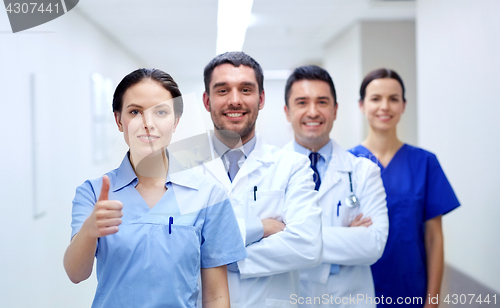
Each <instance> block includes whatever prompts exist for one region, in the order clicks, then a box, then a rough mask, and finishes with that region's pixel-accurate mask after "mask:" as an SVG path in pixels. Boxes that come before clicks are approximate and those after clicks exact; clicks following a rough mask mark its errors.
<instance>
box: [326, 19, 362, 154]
mask: <svg viewBox="0 0 500 308" xmlns="http://www.w3.org/2000/svg"><path fill="white" fill-rule="evenodd" d="M324 53H325V56H324V58H323V68H325V69H326V70H327V71H328V72H329V73H330V76H332V79H333V83H334V84H335V90H336V92H337V101H338V104H339V107H338V111H337V120H335V122H334V124H333V130H332V132H331V133H330V136H331V137H332V138H334V139H335V140H336V141H337V142H338V143H339V144H340V145H341V146H342V147H343V148H344V149H350V148H352V147H354V146H356V145H357V144H359V143H360V142H361V141H362V140H363V139H362V138H363V116H362V114H361V112H360V111H359V108H358V103H357V102H358V99H359V95H358V92H359V85H360V84H361V79H362V78H363V76H362V67H361V65H362V62H361V25H360V24H359V23H357V24H355V25H353V26H352V27H350V28H349V29H347V30H346V31H345V32H343V33H342V34H341V35H340V36H338V37H336V38H334V39H333V40H332V41H331V42H330V43H329V44H327V45H326V46H325V52H324Z"/></svg>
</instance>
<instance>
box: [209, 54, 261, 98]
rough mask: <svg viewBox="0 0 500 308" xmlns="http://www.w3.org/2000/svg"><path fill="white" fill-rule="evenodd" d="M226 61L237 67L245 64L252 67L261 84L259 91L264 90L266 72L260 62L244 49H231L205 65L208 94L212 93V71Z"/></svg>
mask: <svg viewBox="0 0 500 308" xmlns="http://www.w3.org/2000/svg"><path fill="white" fill-rule="evenodd" d="M226 63H229V64H231V65H233V66H235V67H238V66H240V65H245V66H248V67H250V68H252V69H253V71H254V72H255V79H256V80H257V84H258V86H259V93H262V91H264V73H262V68H261V67H260V64H259V63H258V62H257V61H255V60H254V59H253V58H252V57H250V56H249V55H247V54H246V53H244V52H242V51H231V52H226V53H223V54H220V55H218V56H216V57H215V58H213V59H212V61H210V63H208V64H207V66H205V70H204V71H203V77H204V81H205V92H207V94H209V93H210V82H211V81H212V73H213V71H214V69H215V68H216V67H217V66H219V65H222V64H226Z"/></svg>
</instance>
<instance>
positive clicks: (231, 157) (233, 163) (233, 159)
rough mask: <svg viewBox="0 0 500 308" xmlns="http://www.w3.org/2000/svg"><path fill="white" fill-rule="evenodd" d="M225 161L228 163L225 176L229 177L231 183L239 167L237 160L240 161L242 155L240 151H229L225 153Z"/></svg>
mask: <svg viewBox="0 0 500 308" xmlns="http://www.w3.org/2000/svg"><path fill="white" fill-rule="evenodd" d="M225 155H226V157H227V160H228V161H229V170H228V171H227V175H228V176H229V180H231V182H233V180H234V178H235V177H236V174H237V173H238V170H240V166H238V160H240V157H241V155H243V153H242V152H241V150H230V151H228V152H226V154H225Z"/></svg>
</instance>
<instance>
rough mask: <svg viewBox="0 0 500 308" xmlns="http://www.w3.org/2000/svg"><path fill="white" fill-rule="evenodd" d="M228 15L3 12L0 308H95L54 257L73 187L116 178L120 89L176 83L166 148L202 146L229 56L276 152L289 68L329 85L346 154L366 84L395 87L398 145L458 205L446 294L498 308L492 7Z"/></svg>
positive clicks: (198, 11) (270, 6)
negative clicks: (139, 73) (23, 26)
mask: <svg viewBox="0 0 500 308" xmlns="http://www.w3.org/2000/svg"><path fill="white" fill-rule="evenodd" d="M225 2H228V1H226V0H221V1H217V0H183V1H172V0H142V1H131V0H120V1H118V0H107V1H100V0H82V1H80V2H79V4H78V5H77V7H76V8H74V9H73V10H71V11H70V12H68V13H67V14H65V15H63V16H61V17H60V18H57V19H55V20H53V21H51V22H48V23H46V24H43V25H40V26H38V27H35V28H32V29H29V30H25V31H22V32H18V33H15V34H13V33H12V31H11V28H10V24H9V19H8V16H7V13H6V12H5V11H4V10H0V106H1V111H2V116H1V118H2V119H1V121H0V131H2V132H3V134H4V136H7V135H10V137H9V140H7V141H6V142H5V144H4V145H3V146H1V147H0V149H1V151H0V159H1V165H0V196H1V198H0V200H1V201H0V209H1V212H0V247H1V248H0V249H1V253H0V307H89V306H90V304H91V302H92V299H93V296H94V292H95V287H96V279H95V273H94V274H93V275H92V277H91V278H90V279H88V280H87V281H85V282H82V283H81V284H79V285H73V284H72V283H71V282H70V281H69V279H68V278H67V276H66V274H65V272H64V268H63V265H62V259H63V255H64V251H65V249H66V247H67V245H68V243H69V240H70V234H71V228H70V222H71V201H72V199H73V197H74V193H75V188H76V187H77V186H78V185H80V184H81V183H83V182H84V181H85V180H86V179H89V178H97V177H100V176H101V175H102V174H104V173H105V172H107V171H109V170H111V169H114V168H116V167H118V165H119V163H120V162H121V159H122V158H123V155H124V154H125V152H126V150H127V147H126V144H125V142H124V141H123V137H122V135H121V134H120V133H119V132H118V130H117V129H116V126H115V124H114V120H113V115H112V112H111V100H112V94H113V91H114V88H115V87H116V85H117V84H118V82H119V81H120V80H121V78H123V77H124V76H125V75H126V74H128V73H130V72H131V71H133V70H135V69H137V68H139V67H155V68H159V69H162V70H164V71H166V72H168V73H170V74H171V75H172V76H173V77H174V79H175V80H176V81H177V82H178V83H179V86H180V89H181V91H182V92H183V94H184V97H185V115H184V116H183V118H182V119H181V122H180V124H179V127H178V129H177V133H176V134H175V138H176V140H180V139H183V138H186V137H189V136H192V135H196V134H200V133H203V132H205V131H206V129H209V128H210V127H211V121H210V117H209V114H208V113H207V112H206V111H205V110H204V109H203V105H202V101H201V97H202V94H203V90H204V86H203V78H202V74H203V68H204V66H205V65H206V64H207V63H208V62H209V61H210V60H211V59H212V58H213V57H214V56H215V55H216V54H217V53H218V52H220V51H224V50H234V49H237V48H242V50H243V51H245V52H246V53H248V54H249V55H251V56H252V57H254V58H255V59H256V60H257V61H258V62H259V63H260V64H261V65H262V67H263V69H264V76H265V85H264V88H265V91H266V106H265V108H264V109H263V110H262V111H261V112H260V114H259V118H258V121H257V130H258V132H259V133H260V135H261V136H262V137H263V138H264V139H265V140H266V141H267V142H268V143H271V144H274V145H277V146H283V145H284V144H285V143H287V142H288V141H289V140H291V138H292V137H293V135H292V129H291V126H290V125H289V123H288V122H287V121H286V118H285V115H284V112H283V105H284V98H283V96H284V85H285V81H286V78H287V77H288V74H289V73H290V71H291V70H293V69H294V68H295V67H297V66H300V65H305V64H317V65H320V66H322V67H324V68H326V69H327V70H328V71H329V72H330V74H331V76H332V77H333V80H334V83H335V85H336V88H337V95H338V102H339V111H338V117H337V120H336V121H335V124H334V129H333V131H332V134H331V135H332V137H333V138H335V139H336V140H337V141H338V142H339V143H340V144H341V145H342V146H343V147H344V148H346V149H347V148H350V147H352V146H355V145H357V144H359V143H360V142H361V141H362V140H363V138H364V137H365V136H366V132H367V124H366V123H365V122H364V119H363V116H362V114H361V113H360V112H359V110H358V104H357V101H358V98H359V86H360V84H361V80H362V78H363V76H364V75H365V74H366V73H368V72H369V71H371V70H373V69H376V68H380V67H388V68H392V69H394V70H396V71H397V72H398V73H400V75H401V76H402V78H403V80H404V81H405V85H406V88H407V100H408V104H407V108H406V112H405V114H404V116H403V119H402V121H401V123H400V127H399V134H400V138H401V139H402V140H403V141H405V142H407V143H409V144H412V145H416V146H419V147H422V148H424V149H427V150H429V151H431V152H433V153H435V154H437V156H438V158H439V160H440V162H441V164H442V166H443V169H444V171H445V173H446V175H447V176H448V178H449V180H450V182H451V184H452V186H453V188H454V189H455V192H456V194H457V196H458V198H459V200H460V202H461V204H462V206H461V207H460V208H458V209H457V210H455V211H454V212H452V213H450V214H449V215H446V216H445V218H444V219H443V224H444V230H445V258H446V264H447V267H446V275H445V280H444V282H443V292H442V294H443V295H446V294H447V293H456V294H459V295H460V294H467V293H476V294H479V293H481V294H484V295H486V294H490V299H491V300H492V299H493V295H494V294H497V296H496V300H497V305H498V304H499V303H498V301H500V295H498V294H500V278H499V277H500V264H499V262H498V258H499V256H500V224H499V223H498V217H500V202H499V201H498V200H499V199H498V196H497V195H496V194H495V191H497V192H498V188H499V187H500V177H499V173H500V162H499V160H497V159H496V158H495V156H496V155H497V154H498V153H500V142H499V133H500V121H498V119H497V120H495V119H496V118H497V117H498V114H499V112H500V100H499V98H498V97H499V95H498V93H497V92H498V83H499V82H500V78H499V72H500V57H499V54H500V22H499V21H498V20H499V17H500V2H499V1H497V0H417V1H394V0H393V1H390V0H385V1H384V0H312V1H299V0H254V1H253V3H252V1H250V2H247V3H246V4H245V3H243V2H245V1H243V0H242V1H241V3H239V4H238V5H237V6H236V10H235V11H230V10H229V9H228V10H225V9H224V7H223V3H225ZM229 2H231V1H229ZM235 2H238V1H233V6H234V3H235ZM226 4H227V3H226ZM229 7H231V5H229ZM244 9H247V13H245V12H244V11H245V10H244ZM226 17H228V19H224V18H226ZM240 20H242V21H244V25H243V26H242V28H241V29H240V28H238V27H237V26H236V22H237V21H240ZM228 25H229V26H228ZM228 31H229V32H228ZM231 31H240V33H239V34H235V33H233V32H231ZM225 37H230V38H232V39H230V40H229V41H224V38H225ZM236 37H238V39H236ZM224 44H229V45H224ZM232 44H233V45H232ZM238 44H239V45H238ZM238 46H239V47H238ZM490 159H491V162H490V161H489V160H490ZM392 274H396V275H397V273H392ZM165 278H166V279H168V277H165ZM443 295H442V297H441V299H443V297H444V296H443ZM474 305H477V303H469V302H468V301H467V306H469V307H471V306H474ZM483 305H484V303H483ZM443 306H444V305H443Z"/></svg>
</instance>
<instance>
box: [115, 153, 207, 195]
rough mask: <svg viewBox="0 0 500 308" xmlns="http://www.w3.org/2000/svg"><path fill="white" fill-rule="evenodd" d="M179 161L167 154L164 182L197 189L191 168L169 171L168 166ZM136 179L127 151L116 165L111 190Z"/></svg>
mask: <svg viewBox="0 0 500 308" xmlns="http://www.w3.org/2000/svg"><path fill="white" fill-rule="evenodd" d="M177 163H179V162H178V161H177V159H176V158H175V157H173V155H169V171H168V174H167V179H166V181H165V183H168V182H171V183H173V184H176V185H180V186H185V187H189V188H193V189H196V190H198V187H199V185H198V184H199V181H198V180H197V179H198V177H194V176H193V175H192V172H193V171H191V170H184V171H179V172H173V173H172V172H170V167H171V166H172V165H173V164H177ZM136 179H137V175H136V174H135V171H134V168H133V167H132V164H131V163H130V159H129V152H127V154H125V157H124V158H123V160H122V163H121V164H120V167H118V169H117V172H116V184H115V185H114V187H113V191H117V190H120V189H122V188H123V187H125V186H127V185H129V184H130V183H132V182H134V180H136Z"/></svg>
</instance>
